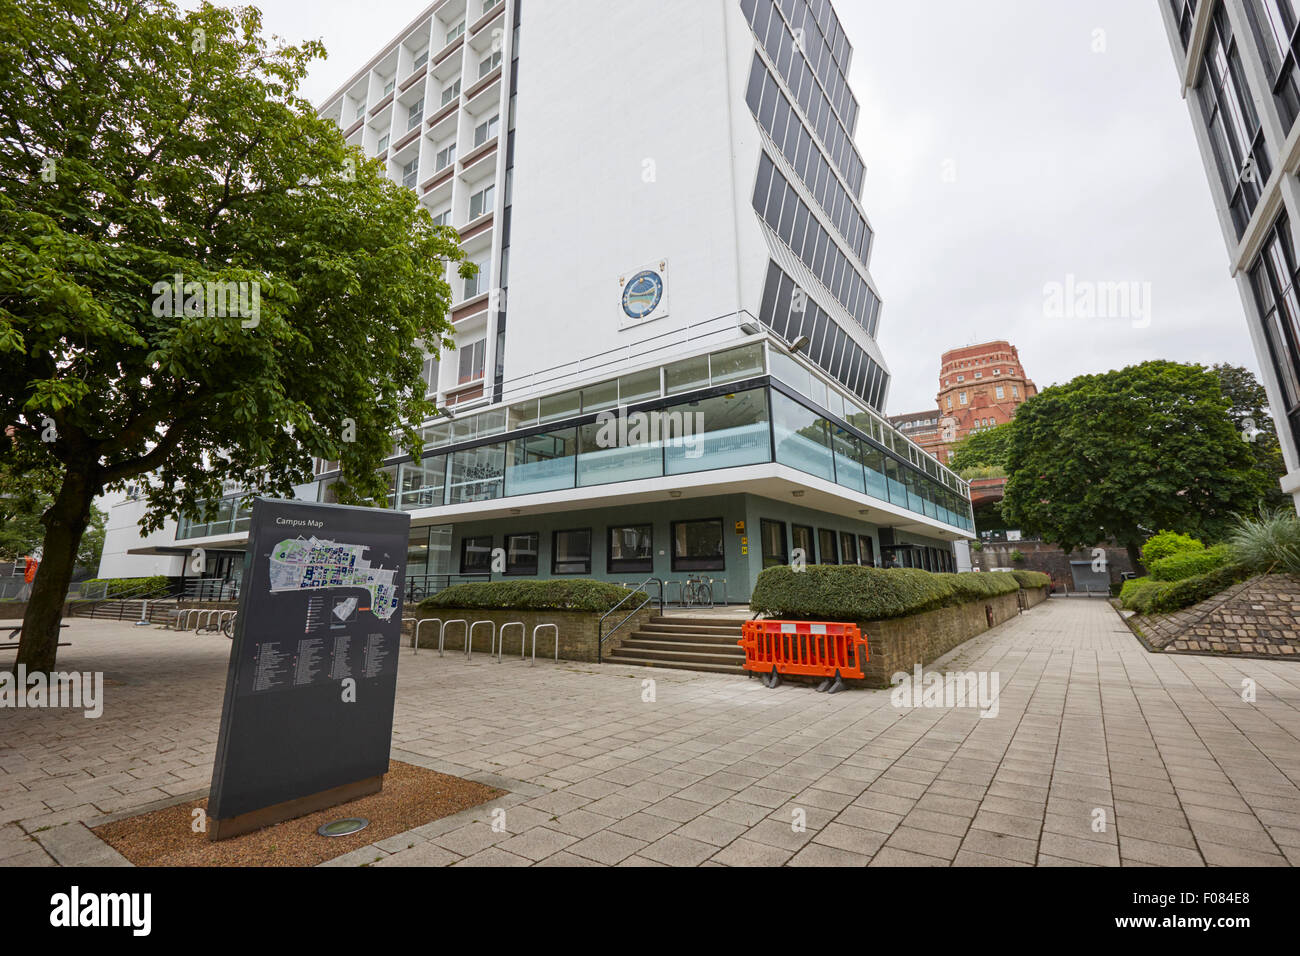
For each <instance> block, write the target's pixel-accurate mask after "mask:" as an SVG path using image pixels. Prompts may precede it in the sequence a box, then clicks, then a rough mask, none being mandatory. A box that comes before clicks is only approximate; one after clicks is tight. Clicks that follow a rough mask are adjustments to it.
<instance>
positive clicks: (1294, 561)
mask: <svg viewBox="0 0 1300 956" xmlns="http://www.w3.org/2000/svg"><path fill="white" fill-rule="evenodd" d="M1228 546H1229V547H1230V548H1231V549H1232V551H1233V554H1234V556H1235V557H1236V558H1237V560H1238V561H1240V562H1242V563H1243V564H1245V565H1247V566H1248V567H1250V568H1251V569H1252V570H1254V571H1286V572H1289V573H1291V574H1300V516H1297V515H1296V513H1295V512H1294V511H1291V512H1288V511H1286V510H1279V511H1273V512H1267V511H1265V512H1261V514H1260V516H1259V517H1258V518H1241V519H1239V520H1238V523H1237V527H1236V528H1235V529H1233V531H1232V533H1231V534H1230V535H1229V536H1228Z"/></svg>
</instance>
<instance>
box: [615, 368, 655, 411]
mask: <svg viewBox="0 0 1300 956" xmlns="http://www.w3.org/2000/svg"><path fill="white" fill-rule="evenodd" d="M658 397H659V369H657V368H650V369H646V370H645V371H643V372H633V373H632V374H630V375H622V376H620V377H619V380H618V403H619V404H620V405H633V404H635V403H636V402H644V401H646V400H647V399H651V398H658Z"/></svg>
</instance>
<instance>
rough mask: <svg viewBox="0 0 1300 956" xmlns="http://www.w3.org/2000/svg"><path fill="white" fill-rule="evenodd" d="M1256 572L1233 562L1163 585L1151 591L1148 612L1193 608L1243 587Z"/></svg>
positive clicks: (1162, 612) (1164, 612) (1167, 612)
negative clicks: (1223, 593)
mask: <svg viewBox="0 0 1300 956" xmlns="http://www.w3.org/2000/svg"><path fill="white" fill-rule="evenodd" d="M1254 573H1255V572H1254V571H1253V570H1251V569H1250V568H1249V567H1247V566H1246V565H1244V564H1238V563H1235V562H1234V563H1232V564H1225V565H1223V567H1220V568H1216V569H1214V570H1213V571H1208V572H1206V573H1205V574H1197V575H1195V576H1193V577H1190V578H1184V579H1183V580H1181V581H1167V582H1164V584H1165V586H1164V587H1162V588H1160V589H1158V590H1154V591H1153V592H1152V598H1151V602H1150V606H1149V608H1148V610H1147V612H1146V613H1148V614H1169V613H1171V612H1173V611H1180V610H1182V609H1183V608H1185V607H1191V606H1192V605H1193V604H1199V603H1200V602H1201V601H1204V600H1205V599H1206V598H1209V597H1214V595H1216V594H1218V593H1219V592H1220V591H1223V590H1225V589H1227V588H1230V587H1232V586H1233V585H1234V584H1240V583H1241V582H1242V581H1244V580H1246V579H1247V578H1248V577H1251V576H1252V575H1253V574H1254Z"/></svg>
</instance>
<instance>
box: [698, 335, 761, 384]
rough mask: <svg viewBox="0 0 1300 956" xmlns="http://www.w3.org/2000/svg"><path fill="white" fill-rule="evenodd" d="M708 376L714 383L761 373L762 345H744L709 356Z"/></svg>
mask: <svg viewBox="0 0 1300 956" xmlns="http://www.w3.org/2000/svg"><path fill="white" fill-rule="evenodd" d="M709 371H710V378H712V380H713V384H714V385H720V384H722V383H723V382H734V381H737V380H739V379H742V378H753V377H754V376H755V375H762V374H763V346H761V345H744V346H741V347H740V348H738V349H728V350H727V351H726V352H716V353H714V354H713V355H710V356H709Z"/></svg>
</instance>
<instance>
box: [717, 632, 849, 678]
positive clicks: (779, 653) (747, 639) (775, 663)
mask: <svg viewBox="0 0 1300 956" xmlns="http://www.w3.org/2000/svg"><path fill="white" fill-rule="evenodd" d="M740 633H741V634H742V635H743V636H742V637H741V638H740V640H739V641H737V642H736V643H737V644H739V645H740V646H741V647H743V648H744V649H745V670H747V671H758V672H760V673H763V674H770V673H771V672H772V669H773V668H775V669H776V671H777V673H779V674H799V675H803V676H806V677H833V676H835V673H836V672H837V671H838V672H839V674H840V676H841V677H862V676H864V675H863V673H862V665H863V664H864V663H865V662H866V660H867V639H866V638H865V637H863V636H862V632H861V631H859V630H858V626H857V625H856V624H839V623H835V622H830V621H827V622H820V621H746V622H745V624H744V626H743V627H742V628H741V631H740Z"/></svg>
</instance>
